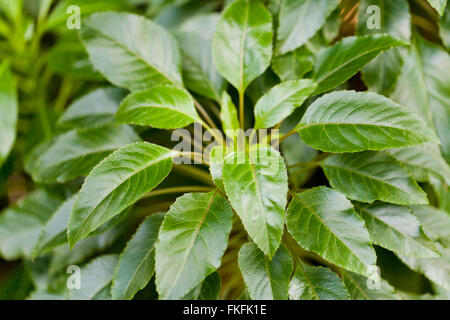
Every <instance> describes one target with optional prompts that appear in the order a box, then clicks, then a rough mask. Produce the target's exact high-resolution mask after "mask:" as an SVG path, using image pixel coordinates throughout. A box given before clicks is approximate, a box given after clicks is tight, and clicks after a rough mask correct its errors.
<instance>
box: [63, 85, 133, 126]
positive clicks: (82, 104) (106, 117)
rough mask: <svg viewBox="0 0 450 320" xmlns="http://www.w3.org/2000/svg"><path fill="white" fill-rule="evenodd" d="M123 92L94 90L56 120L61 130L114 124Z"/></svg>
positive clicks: (123, 95) (103, 89)
mask: <svg viewBox="0 0 450 320" xmlns="http://www.w3.org/2000/svg"><path fill="white" fill-rule="evenodd" d="M124 97H125V92H124V91H123V90H121V89H117V88H101V89H96V90H94V91H92V92H90V93H88V94H86V95H84V96H82V97H81V98H79V99H78V100H76V101H75V102H74V103H72V104H71V105H70V106H69V107H68V108H67V110H66V111H65V112H64V113H63V114H62V115H61V117H60V118H59V119H58V126H59V127H63V128H77V127H97V126H101V125H104V124H107V123H111V122H114V117H115V115H116V112H117V109H119V103H120V101H121V100H122V99H123V98H124Z"/></svg>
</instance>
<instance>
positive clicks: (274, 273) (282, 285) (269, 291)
mask: <svg viewBox="0 0 450 320" xmlns="http://www.w3.org/2000/svg"><path fill="white" fill-rule="evenodd" d="M238 263H239V268H240V269H241V273H242V276H243V277H244V281H245V285H246V287H247V289H248V293H249V295H250V298H251V299H252V300H287V299H288V286H289V279H290V278H291V274H292V270H293V267H294V263H293V261H292V257H291V255H290V253H289V251H288V250H287V249H286V247H285V246H284V245H281V246H280V247H279V248H278V250H277V252H276V253H275V255H274V256H273V258H272V259H269V258H268V257H266V256H265V255H264V253H263V252H262V251H261V250H259V249H258V247H257V246H256V245H255V244H254V243H246V244H244V245H243V246H242V248H241V250H240V251H239V258H238Z"/></svg>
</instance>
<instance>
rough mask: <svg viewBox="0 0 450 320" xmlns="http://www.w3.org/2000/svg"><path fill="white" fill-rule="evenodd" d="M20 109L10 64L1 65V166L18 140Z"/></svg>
mask: <svg viewBox="0 0 450 320" xmlns="http://www.w3.org/2000/svg"><path fill="white" fill-rule="evenodd" d="M18 114H19V111H18V106H17V92H16V87H15V85H14V80H13V77H12V74H11V70H10V67H9V64H8V63H6V62H3V63H2V64H1V65H0V141H1V143H0V168H1V167H2V164H3V162H4V161H5V160H6V158H7V157H8V155H9V152H10V151H11V149H12V147H13V144H14V141H15V140H16V126H17V117H18Z"/></svg>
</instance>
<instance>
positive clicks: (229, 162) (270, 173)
mask: <svg viewBox="0 0 450 320" xmlns="http://www.w3.org/2000/svg"><path fill="white" fill-rule="evenodd" d="M222 176H223V183H224V185H225V191H226V194H227V196H228V199H229V200H230V202H231V205H232V206H233V208H234V210H235V211H236V213H237V214H238V215H239V217H240V218H241V220H242V223H243V224H244V227H245V229H246V230H247V232H248V234H249V235H250V237H251V238H252V239H253V241H254V242H255V243H256V245H257V246H258V247H259V248H260V249H261V250H262V251H263V252H264V254H266V255H267V256H269V258H272V257H273V255H274V254H275V252H276V250H277V248H278V246H279V244H280V241H281V236H282V234H283V225H284V210H285V208H286V203H287V192H288V180H287V171H286V165H285V163H284V160H283V158H282V157H281V155H280V154H279V153H278V152H277V151H275V150H274V149H273V148H270V147H260V148H253V149H252V150H250V152H249V153H245V152H234V153H231V154H229V155H228V156H227V157H226V158H225V161H224V165H223V175H222Z"/></svg>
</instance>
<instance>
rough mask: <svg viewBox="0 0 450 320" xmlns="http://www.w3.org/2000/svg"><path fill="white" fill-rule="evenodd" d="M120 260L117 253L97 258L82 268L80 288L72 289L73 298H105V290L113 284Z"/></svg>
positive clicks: (71, 296)
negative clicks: (115, 270)
mask: <svg viewBox="0 0 450 320" xmlns="http://www.w3.org/2000/svg"><path fill="white" fill-rule="evenodd" d="M118 261H119V256H118V255H116V254H110V255H103V256H100V257H98V258H95V259H94V260H92V261H91V262H89V263H88V264H87V265H85V266H84V267H82V268H81V271H80V274H81V279H80V284H81V287H80V289H79V290H70V299H71V300H104V299H105V290H107V289H109V288H110V286H111V280H112V278H113V276H114V269H115V268H116V266H117V262H118Z"/></svg>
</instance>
